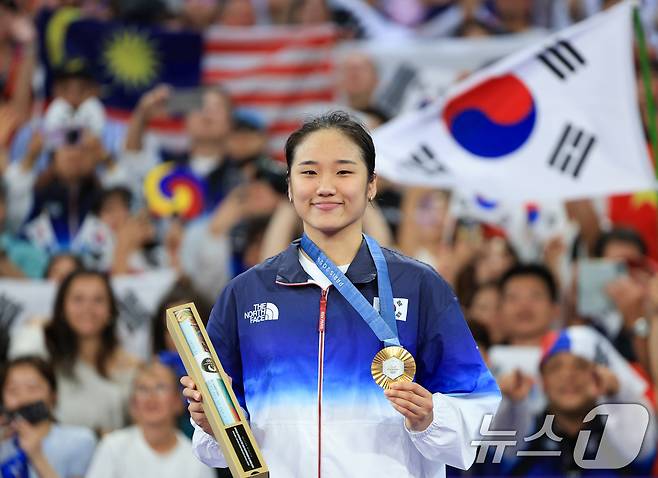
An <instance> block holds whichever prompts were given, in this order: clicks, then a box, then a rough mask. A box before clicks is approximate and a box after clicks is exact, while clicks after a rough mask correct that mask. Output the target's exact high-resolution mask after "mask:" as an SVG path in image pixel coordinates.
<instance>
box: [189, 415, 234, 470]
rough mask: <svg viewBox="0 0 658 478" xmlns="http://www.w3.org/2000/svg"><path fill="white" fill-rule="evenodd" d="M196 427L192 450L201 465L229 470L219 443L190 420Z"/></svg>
mask: <svg viewBox="0 0 658 478" xmlns="http://www.w3.org/2000/svg"><path fill="white" fill-rule="evenodd" d="M190 422H191V423H192V425H194V435H192V450H193V451H194V456H196V457H197V458H198V459H199V460H200V461H201V463H205V464H206V465H208V466H212V467H214V468H227V467H228V463H227V462H226V459H225V458H224V454H223V453H222V449H221V448H220V447H219V443H217V441H216V440H215V439H214V438H213V437H212V436H211V435H208V434H207V433H206V432H204V431H203V430H202V429H201V427H199V426H198V425H197V424H196V423H194V420H192V419H190Z"/></svg>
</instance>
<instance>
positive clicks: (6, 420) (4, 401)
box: [0, 356, 96, 478]
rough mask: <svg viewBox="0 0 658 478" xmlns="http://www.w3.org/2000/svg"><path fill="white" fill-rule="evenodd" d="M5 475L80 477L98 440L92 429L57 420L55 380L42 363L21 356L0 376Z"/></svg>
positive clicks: (0, 449)
mask: <svg viewBox="0 0 658 478" xmlns="http://www.w3.org/2000/svg"><path fill="white" fill-rule="evenodd" d="M0 391H1V394H0V400H1V401H0V405H2V413H1V414H0V440H1V441H0V470H1V476H3V477H5V476H10V477H12V478H13V477H21V478H28V477H29V478H36V477H39V478H82V477H83V476H85V473H86V471H87V467H88V466H89V463H90V461H91V458H92V455H93V453H94V449H95V447H96V439H95V437H94V434H93V433H92V431H91V430H89V429H87V428H83V427H77V426H69V425H61V424H59V423H56V422H55V421H54V419H53V408H54V406H55V400H56V396H57V382H56V379H55V372H54V371H53V369H52V367H51V366H50V365H49V364H48V363H47V362H46V361H44V360H43V359H41V358H38V357H34V356H23V357H20V358H16V359H13V360H11V361H9V362H8V363H7V364H6V365H5V367H4V368H3V370H2V373H1V374H0Z"/></svg>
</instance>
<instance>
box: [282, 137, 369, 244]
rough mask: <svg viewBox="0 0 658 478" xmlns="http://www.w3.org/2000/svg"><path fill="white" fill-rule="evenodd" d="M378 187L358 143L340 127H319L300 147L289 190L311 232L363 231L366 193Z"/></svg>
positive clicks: (298, 212) (331, 234)
mask: <svg viewBox="0 0 658 478" xmlns="http://www.w3.org/2000/svg"><path fill="white" fill-rule="evenodd" d="M376 192H377V186H376V180H375V178H372V180H370V181H369V178H368V170H367V167H366V163H365V161H364V159H363V157H362V154H361V151H360V149H359V147H358V146H357V145H356V144H355V143H354V142H353V141H352V140H350V138H349V137H348V136H346V135H345V134H343V133H342V132H340V131H339V130H337V129H320V130H318V131H315V132H313V133H310V134H309V135H308V136H307V137H306V138H304V140H303V141H302V142H301V143H300V144H299V145H298V146H297V148H296V150H295V155H294V158H293V161H292V165H291V167H290V183H289V195H290V198H291V199H292V202H293V205H294V207H295V210H296V211H297V214H298V215H299V217H300V218H302V221H303V222H304V231H305V232H306V233H307V234H309V235H310V236H313V235H315V234H320V235H323V236H325V237H329V236H333V235H334V234H336V233H338V232H348V231H352V230H354V231H358V233H359V234H360V233H361V229H362V220H363V214H364V212H365V209H366V206H367V205H368V198H373V197H374V195H375V193H376Z"/></svg>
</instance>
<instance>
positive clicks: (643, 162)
mask: <svg viewBox="0 0 658 478" xmlns="http://www.w3.org/2000/svg"><path fill="white" fill-rule="evenodd" d="M633 7H634V4H633V3H632V2H630V1H627V2H622V3H621V4H619V5H617V6H616V7H614V8H611V9H609V10H607V11H605V12H603V13H600V14H598V15H596V16H593V17H591V18H590V19H588V20H586V21H584V22H581V23H579V24H577V25H574V26H572V27H570V28H568V29H566V30H563V31H561V32H558V33H556V34H554V35H550V36H548V37H546V38H545V39H544V40H542V41H541V42H540V44H537V45H534V46H532V47H529V48H526V49H524V50H522V51H520V52H517V53H515V54H513V55H511V56H509V57H507V58H505V59H503V60H501V61H500V62H498V63H496V64H494V65H492V66H490V67H488V68H486V69H483V70H481V71H479V72H478V73H476V74H474V75H472V76H471V77H469V78H467V79H466V80H465V81H464V82H462V83H459V84H457V85H455V87H454V88H452V89H451V90H449V91H448V93H447V95H446V97H445V98H441V99H439V100H437V101H436V102H435V103H433V104H431V105H429V106H427V107H426V108H424V109H422V110H420V111H416V112H413V113H410V114H407V115H404V116H401V117H399V118H398V119H396V120H394V121H392V122H390V123H388V124H386V125H384V126H382V127H381V128H379V129H378V130H376V131H375V146H376V147H377V153H378V157H377V161H378V172H379V173H380V174H381V175H382V176H384V177H387V178H389V179H391V180H394V181H397V182H402V183H406V184H412V185H425V186H436V187H448V188H453V189H456V188H457V189H458V188H466V189H467V190H469V191H473V190H475V191H479V192H480V193H481V194H483V195H485V196H487V197H489V196H490V197H495V198H496V199H497V200H504V201H508V202H509V201H515V202H517V203H519V202H523V201H533V200H543V199H553V200H555V199H575V198H584V197H592V196H603V195H610V194H615V193H628V192H633V191H639V190H647V189H653V188H654V183H655V180H654V173H653V169H652V167H651V162H650V159H649V155H648V150H647V145H646V141H645V139H644V134H643V130H642V124H641V118H640V111H639V107H638V94H637V87H636V80H635V72H634V62H633V29H632V9H633Z"/></svg>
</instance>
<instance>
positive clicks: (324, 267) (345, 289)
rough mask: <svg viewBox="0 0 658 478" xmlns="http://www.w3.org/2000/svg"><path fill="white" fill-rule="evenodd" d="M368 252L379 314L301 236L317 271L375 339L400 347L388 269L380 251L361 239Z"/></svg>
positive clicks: (317, 250)
mask: <svg viewBox="0 0 658 478" xmlns="http://www.w3.org/2000/svg"><path fill="white" fill-rule="evenodd" d="M363 236H364V238H365V240H366V244H368V250H369V251H370V256H371V257H372V260H373V262H374V263H375V267H376V268H377V290H378V292H379V312H377V310H376V309H375V308H374V307H373V306H372V305H371V304H370V303H368V301H367V300H366V298H365V297H363V295H362V294H361V292H359V290H358V289H357V288H356V287H355V286H354V284H352V282H350V280H349V279H348V278H347V277H346V276H345V274H343V273H342V272H341V270H340V269H339V268H338V267H337V266H336V264H334V263H333V262H332V261H331V259H329V258H328V257H327V256H326V255H325V253H324V252H322V251H321V250H320V248H319V247H318V246H317V245H316V244H315V243H314V242H313V241H312V240H311V239H309V237H308V236H307V235H306V234H304V235H302V242H301V246H302V250H303V251H304V252H305V253H306V254H307V255H308V256H309V257H310V258H311V259H313V261H314V262H315V264H316V265H317V266H318V268H319V269H320V271H322V273H323V274H324V275H325V276H326V277H327V279H329V280H330V281H331V283H332V284H333V285H334V286H335V287H336V289H337V290H338V292H340V294H341V295H342V296H343V297H345V299H346V300H347V301H348V302H349V303H350V305H351V306H352V307H354V309H355V310H356V311H357V312H358V313H359V315H360V316H361V317H362V318H363V320H364V321H365V322H366V323H367V324H368V326H369V327H370V329H371V330H372V331H373V332H374V333H375V335H376V336H377V338H378V339H379V340H381V341H382V342H384V345H385V346H386V347H388V346H391V345H397V346H399V345H400V340H399V339H398V328H397V324H396V323H395V312H394V306H393V291H392V289H391V281H390V278H389V275H388V266H387V265H386V259H384V254H383V253H382V249H381V247H379V244H377V241H375V240H374V239H373V238H372V237H370V236H367V235H366V234H364V235H363Z"/></svg>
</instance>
